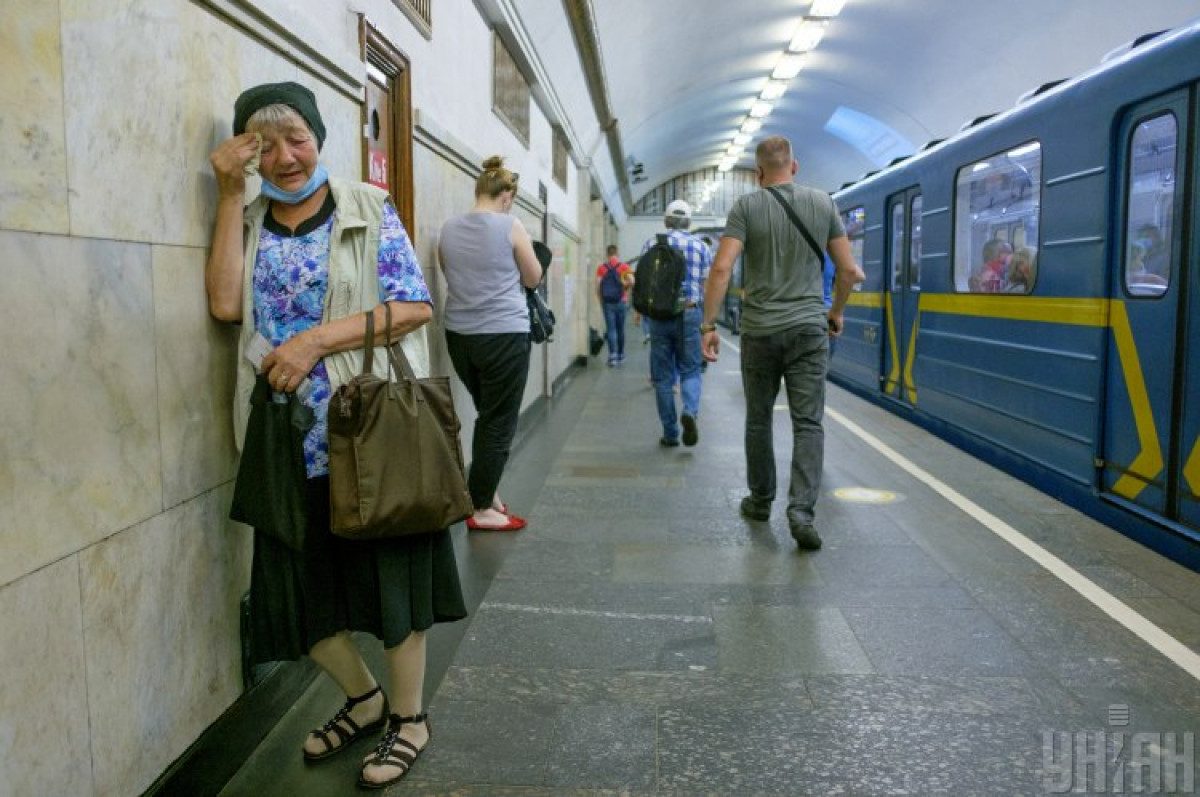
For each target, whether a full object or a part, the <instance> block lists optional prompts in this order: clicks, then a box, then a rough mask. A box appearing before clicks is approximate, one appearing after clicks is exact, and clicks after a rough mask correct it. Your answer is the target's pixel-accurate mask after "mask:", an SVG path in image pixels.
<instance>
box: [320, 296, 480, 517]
mask: <svg viewBox="0 0 1200 797" xmlns="http://www.w3.org/2000/svg"><path fill="white" fill-rule="evenodd" d="M384 308H385V315H386V318H387V321H386V325H387V326H386V329H387V330H388V331H387V333H386V338H385V340H386V347H387V353H388V360H389V363H388V379H381V378H379V377H378V376H375V375H374V374H373V373H372V371H371V366H372V356H373V350H374V343H375V314H374V313H373V312H368V313H366V334H365V335H364V336H363V370H362V373H361V374H359V375H358V376H356V377H354V378H353V379H352V380H350V381H349V382H348V383H346V384H344V385H342V386H341V387H339V388H338V389H337V392H336V393H334V394H333V397H332V398H331V399H330V401H329V498H330V514H331V520H332V526H333V533H334V534H336V535H338V536H339V537H346V538H348V539H353V540H373V539H379V538H382V537H400V536H405V535H409V534H425V533H428V532H434V531H442V530H444V529H445V528H446V527H447V526H449V525H450V524H452V523H457V522H458V521H460V520H462V519H463V518H465V517H467V516H468V515H470V514H471V512H472V511H473V507H472V504H471V496H470V494H469V493H468V492H467V481H466V477H465V475H464V469H463V457H462V447H461V445H460V443H459V439H458V435H459V430H460V428H461V424H460V423H459V420H458V415H457V414H456V413H455V412H454V399H453V397H452V396H451V393H450V379H449V378H448V377H430V378H426V379H417V377H416V376H415V375H414V374H413V370H412V365H411V364H410V363H409V362H408V358H407V357H405V356H404V351H403V349H401V348H400V344H399V342H396V344H395V345H393V343H392V340H391V326H392V324H391V320H392V311H391V308H390V307H389V306H388V305H386V304H385V305H384Z"/></svg>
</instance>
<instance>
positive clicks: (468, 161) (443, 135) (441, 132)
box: [413, 108, 546, 216]
mask: <svg viewBox="0 0 1200 797" xmlns="http://www.w3.org/2000/svg"><path fill="white" fill-rule="evenodd" d="M413 143H415V144H420V145H421V146H423V147H425V149H427V150H429V151H430V152H432V153H433V154H434V155H437V156H438V157H439V158H441V159H442V160H444V161H446V162H447V163H449V164H450V165H451V166H453V167H455V168H456V169H458V170H459V171H460V172H462V173H463V174H465V175H467V176H468V177H470V178H471V179H472V180H474V179H475V178H477V177H478V176H479V174H480V172H482V171H483V165H482V164H483V156H482V155H480V154H479V153H478V152H476V151H475V150H474V149H472V148H471V147H470V146H469V145H467V144H465V143H464V142H463V141H462V139H460V138H458V137H457V136H455V135H454V134H453V133H451V132H450V131H448V130H446V128H444V127H442V126H441V125H439V124H438V123H437V122H436V121H434V119H433V118H432V117H430V115H429V114H428V113H425V112H423V111H422V110H421V109H420V108H413ZM516 204H517V205H519V206H520V207H521V208H522V209H523V210H526V211H528V212H530V213H532V214H534V215H536V216H541V215H543V214H544V213H545V212H546V205H545V204H544V203H543V202H542V201H541V200H540V199H538V198H537V197H535V196H534V195H533V194H530V193H529V192H527V191H525V190H524V189H523V188H521V187H520V184H518V187H517V199H516Z"/></svg>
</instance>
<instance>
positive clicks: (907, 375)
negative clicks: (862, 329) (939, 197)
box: [880, 187, 922, 404]
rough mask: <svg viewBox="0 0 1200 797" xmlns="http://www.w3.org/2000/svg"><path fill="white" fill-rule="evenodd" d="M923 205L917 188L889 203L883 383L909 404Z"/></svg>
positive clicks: (887, 390) (914, 395) (913, 398)
mask: <svg viewBox="0 0 1200 797" xmlns="http://www.w3.org/2000/svg"><path fill="white" fill-rule="evenodd" d="M921 207H922V201H921V192H920V189H918V188H915V187H914V188H909V189H906V190H904V191H900V192H898V193H896V194H893V195H892V196H891V197H889V198H888V202H887V214H888V216H887V231H886V233H887V261H886V262H887V277H886V282H885V284H884V314H885V316H886V318H885V322H886V327H887V331H886V333H885V334H886V335H887V342H886V345H884V347H883V375H882V376H881V377H880V383H881V384H882V385H883V392H884V393H885V394H886V395H889V396H894V397H895V398H897V399H900V400H901V401H906V402H908V403H909V404H915V403H916V401H917V391H916V385H915V383H914V382H913V378H912V363H913V357H914V356H915V354H916V352H915V351H914V350H913V347H914V346H915V345H916V329H917V326H916V321H917V305H918V300H919V297H920V291H921Z"/></svg>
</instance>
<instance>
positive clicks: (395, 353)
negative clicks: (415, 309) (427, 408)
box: [362, 302, 424, 400]
mask: <svg viewBox="0 0 1200 797" xmlns="http://www.w3.org/2000/svg"><path fill="white" fill-rule="evenodd" d="M363 315H364V316H365V317H366V332H365V333H364V334H363V370H362V372H363V374H364V375H365V374H369V373H371V372H372V371H371V369H372V366H373V365H374V363H375V346H374V343H375V311H374V310H368V311H367V312H365V313H363ZM383 318H384V320H383V337H384V347H385V348H386V349H387V353H388V361H389V362H388V381H389V382H392V381H395V378H396V374H399V375H400V376H401V377H403V378H404V381H406V382H410V383H412V384H413V385H419V383H418V381H417V375H416V373H415V372H414V371H413V369H412V364H411V363H409V361H408V356H407V355H406V354H405V353H404V349H403V348H402V347H401V346H400V340H399V339H397V340H396V342H395V343H393V342H392V306H391V305H390V304H388V303H387V302H384V303H383ZM419 395H420V391H418V396H419ZM421 400H424V398H423V397H422V398H421Z"/></svg>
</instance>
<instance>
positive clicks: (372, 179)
mask: <svg viewBox="0 0 1200 797" xmlns="http://www.w3.org/2000/svg"><path fill="white" fill-rule="evenodd" d="M367 165H368V168H369V171H368V173H367V182H368V183H370V184H371V185H376V186H379V187H380V188H388V187H389V186H388V162H387V153H385V152H378V151H372V152H371V153H370V160H369V161H368V164H367Z"/></svg>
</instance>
